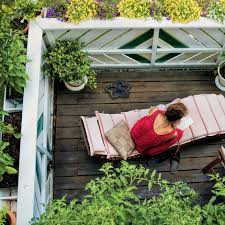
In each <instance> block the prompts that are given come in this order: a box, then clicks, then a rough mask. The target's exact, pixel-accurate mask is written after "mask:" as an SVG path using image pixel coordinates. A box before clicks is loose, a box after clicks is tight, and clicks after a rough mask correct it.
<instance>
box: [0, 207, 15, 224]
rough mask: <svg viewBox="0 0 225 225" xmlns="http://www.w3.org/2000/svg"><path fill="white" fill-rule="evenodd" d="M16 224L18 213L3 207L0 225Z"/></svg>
mask: <svg viewBox="0 0 225 225" xmlns="http://www.w3.org/2000/svg"><path fill="white" fill-rule="evenodd" d="M7 224H10V225H16V215H15V213H13V212H12V211H9V210H8V209H7V207H3V208H2V209H1V210H0V225H7Z"/></svg>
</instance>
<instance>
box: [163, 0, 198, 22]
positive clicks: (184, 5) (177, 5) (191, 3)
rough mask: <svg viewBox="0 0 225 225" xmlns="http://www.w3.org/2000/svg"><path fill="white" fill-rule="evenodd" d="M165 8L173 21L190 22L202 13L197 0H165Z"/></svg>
mask: <svg viewBox="0 0 225 225" xmlns="http://www.w3.org/2000/svg"><path fill="white" fill-rule="evenodd" d="M164 8H165V11H166V15H167V16H168V17H169V18H170V19H171V20H172V21H173V22H180V23H188V22H190V21H193V20H197V19H199V17H200V15H201V8H200V7H199V5H198V3H197V2H196V1H195V0H164Z"/></svg>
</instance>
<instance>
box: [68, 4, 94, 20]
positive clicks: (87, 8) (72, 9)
mask: <svg viewBox="0 0 225 225" xmlns="http://www.w3.org/2000/svg"><path fill="white" fill-rule="evenodd" d="M97 7H98V5H97V2H96V1H95V0H71V1H70V4H69V6H68V9H67V13H66V17H67V18H68V20H69V21H71V22H73V23H79V22H80V21H82V20H88V19H92V18H93V17H95V16H96V15H97Z"/></svg>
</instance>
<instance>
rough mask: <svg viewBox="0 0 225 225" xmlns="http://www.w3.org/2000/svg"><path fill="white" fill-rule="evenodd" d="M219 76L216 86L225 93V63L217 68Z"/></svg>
mask: <svg viewBox="0 0 225 225" xmlns="http://www.w3.org/2000/svg"><path fill="white" fill-rule="evenodd" d="M217 73H218V76H217V77H216V80H215V83H216V86H217V87H218V88H219V89H220V90H221V91H225V61H222V62H221V63H220V64H219V66H218V68H217Z"/></svg>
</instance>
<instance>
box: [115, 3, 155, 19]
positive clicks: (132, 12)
mask: <svg viewBox="0 0 225 225" xmlns="http://www.w3.org/2000/svg"><path fill="white" fill-rule="evenodd" d="M151 6H152V0H139V1H137V0H121V1H120V3H119V4H118V9H119V12H120V15H121V16H122V17H127V18H147V17H149V16H150V8H151Z"/></svg>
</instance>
